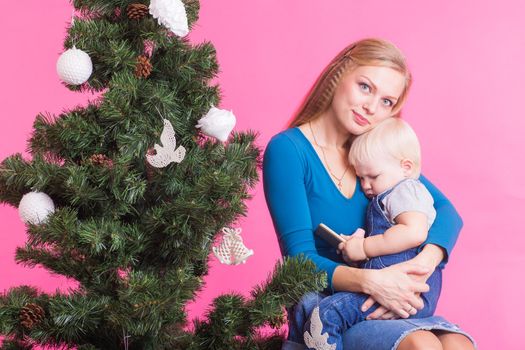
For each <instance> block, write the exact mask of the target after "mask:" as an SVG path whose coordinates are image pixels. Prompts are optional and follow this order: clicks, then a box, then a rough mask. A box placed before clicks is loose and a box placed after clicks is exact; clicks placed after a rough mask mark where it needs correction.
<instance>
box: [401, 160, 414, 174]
mask: <svg viewBox="0 0 525 350" xmlns="http://www.w3.org/2000/svg"><path fill="white" fill-rule="evenodd" d="M415 167H416V166H415V164H414V162H413V161H412V160H410V159H408V158H404V159H402V160H401V168H402V169H403V174H404V175H405V177H412V175H413V174H414V170H415Z"/></svg>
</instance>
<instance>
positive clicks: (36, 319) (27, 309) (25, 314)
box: [19, 303, 46, 329]
mask: <svg viewBox="0 0 525 350" xmlns="http://www.w3.org/2000/svg"><path fill="white" fill-rule="evenodd" d="M45 316H46V313H45V311H44V309H43V308H42V307H41V306H40V305H38V304H34V303H29V304H27V305H25V306H24V307H22V308H21V309H20V313H19V319H20V323H21V324H22V326H24V327H25V328H27V329H32V328H33V327H34V326H35V325H37V324H39V323H40V322H42V320H43V319H44V317H45Z"/></svg>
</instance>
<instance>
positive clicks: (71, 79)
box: [57, 46, 93, 85]
mask: <svg viewBox="0 0 525 350" xmlns="http://www.w3.org/2000/svg"><path fill="white" fill-rule="evenodd" d="M57 73H58V76H59V78H60V80H62V81H63V82H64V83H67V84H69V85H80V84H83V83H85V82H86V81H87V80H88V79H89V77H90V76H91V73H93V63H92V62H91V58H90V57H89V55H88V54H87V53H85V52H84V51H82V50H79V49H77V48H76V47H74V46H73V48H72V49H69V50H67V51H66V52H64V53H62V55H60V57H59V58H58V61H57Z"/></svg>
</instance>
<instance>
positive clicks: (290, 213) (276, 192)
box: [263, 134, 340, 290]
mask: <svg viewBox="0 0 525 350" xmlns="http://www.w3.org/2000/svg"><path fill="white" fill-rule="evenodd" d="M297 147H298V146H296V144H295V143H294V142H293V140H291V139H290V138H289V137H288V136H287V135H285V134H278V135H276V136H275V137H273V138H272V140H271V141H270V142H269V144H268V146H267V147H266V150H265V153H264V159H263V185H264V194H265V197H266V203H267V204H268V209H269V211H270V215H271V217H272V221H273V224H274V227H275V231H276V233H277V238H278V240H279V246H280V248H281V253H282V254H283V255H286V256H292V257H293V256H296V255H299V254H304V255H305V256H306V257H308V258H309V259H310V260H312V261H313V262H314V264H315V265H316V266H317V269H318V270H319V271H325V272H326V273H327V277H328V280H327V282H328V288H329V289H330V290H333V289H332V276H333V272H334V270H335V268H336V267H337V266H339V265H340V264H339V263H336V262H334V261H332V260H330V259H327V258H325V257H323V256H320V255H319V254H318V252H317V248H316V246H315V242H314V234H313V229H312V219H311V216H310V208H309V204H308V198H307V193H306V187H305V159H304V158H303V157H304V156H303V155H302V153H301V152H300V151H299V149H298V148H297Z"/></svg>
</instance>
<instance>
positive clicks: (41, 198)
mask: <svg viewBox="0 0 525 350" xmlns="http://www.w3.org/2000/svg"><path fill="white" fill-rule="evenodd" d="M54 211H55V204H53V200H52V199H51V197H49V196H48V195H47V194H45V193H43V192H29V193H26V194H24V195H23V196H22V199H21V200H20V204H19V205H18V214H19V215H20V218H21V219H22V221H23V222H25V223H26V224H33V225H38V224H43V223H45V222H46V221H47V219H48V217H49V215H51V214H52V213H54Z"/></svg>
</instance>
